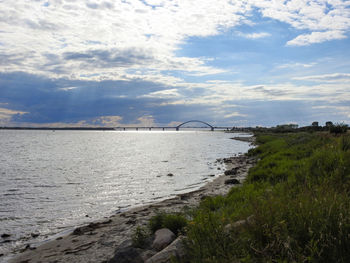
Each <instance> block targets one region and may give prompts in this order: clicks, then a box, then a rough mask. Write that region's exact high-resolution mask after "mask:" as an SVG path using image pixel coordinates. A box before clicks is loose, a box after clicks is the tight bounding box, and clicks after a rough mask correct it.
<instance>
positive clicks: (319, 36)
mask: <svg viewBox="0 0 350 263" xmlns="http://www.w3.org/2000/svg"><path fill="white" fill-rule="evenodd" d="M344 38H347V37H346V35H345V32H343V31H326V32H312V33H311V34H303V35H299V36H297V37H296V38H294V39H292V40H290V41H288V42H287V46H308V45H311V44H315V43H321V42H325V41H329V40H336V39H344Z"/></svg>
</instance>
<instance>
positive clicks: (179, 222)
mask: <svg viewBox="0 0 350 263" xmlns="http://www.w3.org/2000/svg"><path fill="white" fill-rule="evenodd" d="M186 225H187V219H186V218H185V217H184V216H183V215H182V214H166V213H159V214H157V215H155V216H153V217H152V218H151V219H150V221H149V224H148V226H149V229H150V231H151V232H152V233H154V232H156V231H157V230H158V229H161V228H168V229H170V230H171V231H172V232H173V233H174V234H175V235H178V234H179V233H180V232H181V231H182V230H183V229H184V227H185V226H186Z"/></svg>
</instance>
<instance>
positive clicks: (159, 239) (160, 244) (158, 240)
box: [152, 228, 176, 251]
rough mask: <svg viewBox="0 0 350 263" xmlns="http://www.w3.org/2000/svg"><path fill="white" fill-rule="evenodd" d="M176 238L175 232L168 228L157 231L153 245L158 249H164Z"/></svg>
mask: <svg viewBox="0 0 350 263" xmlns="http://www.w3.org/2000/svg"><path fill="white" fill-rule="evenodd" d="M175 238H176V236H175V234H174V233H173V232H171V231H170V230H169V229H167V228H162V229H159V230H157V231H156V233H155V238H154V241H153V244H152V247H153V248H154V249H156V250H157V251H160V250H162V249H163V248H165V247H166V246H167V245H169V244H170V243H171V242H173V241H174V239H175Z"/></svg>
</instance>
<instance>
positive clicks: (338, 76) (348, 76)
mask: <svg viewBox="0 0 350 263" xmlns="http://www.w3.org/2000/svg"><path fill="white" fill-rule="evenodd" d="M294 79H295V80H307V81H314V82H324V83H326V82H342V83H350V73H333V74H323V75H312V76H302V77H294Z"/></svg>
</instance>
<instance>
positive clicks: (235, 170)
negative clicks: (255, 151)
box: [225, 167, 238, 175]
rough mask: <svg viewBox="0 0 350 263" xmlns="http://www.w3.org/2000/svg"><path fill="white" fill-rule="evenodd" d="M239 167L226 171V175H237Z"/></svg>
mask: <svg viewBox="0 0 350 263" xmlns="http://www.w3.org/2000/svg"><path fill="white" fill-rule="evenodd" d="M237 170H238V167H235V168H232V169H231V170H227V171H225V175H236V174H237Z"/></svg>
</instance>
